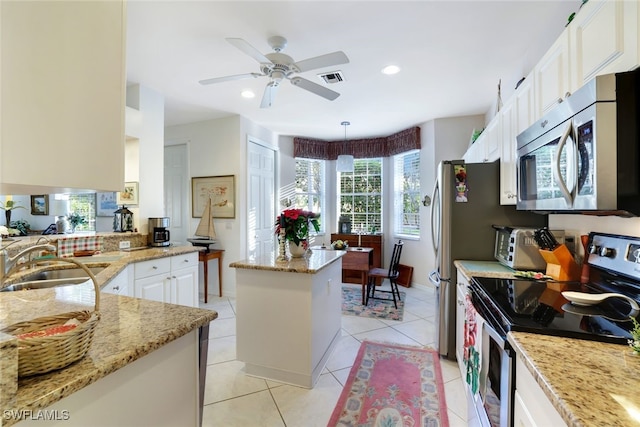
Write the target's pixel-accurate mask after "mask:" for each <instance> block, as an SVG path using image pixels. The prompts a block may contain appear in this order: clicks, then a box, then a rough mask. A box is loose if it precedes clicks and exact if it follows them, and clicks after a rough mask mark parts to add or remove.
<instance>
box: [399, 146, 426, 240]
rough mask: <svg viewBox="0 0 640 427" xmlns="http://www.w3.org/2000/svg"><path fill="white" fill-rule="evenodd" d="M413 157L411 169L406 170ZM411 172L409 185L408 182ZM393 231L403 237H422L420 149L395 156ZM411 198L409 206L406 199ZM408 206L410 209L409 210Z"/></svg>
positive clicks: (417, 238)
mask: <svg viewBox="0 0 640 427" xmlns="http://www.w3.org/2000/svg"><path fill="white" fill-rule="evenodd" d="M408 157H412V158H413V159H412V164H411V168H410V169H411V170H410V171H406V170H405V169H406V168H405V163H406V160H407V158H408ZM407 173H409V177H408V178H409V181H410V183H409V185H406V184H407V182H406V180H407ZM393 189H394V196H393V217H394V220H393V223H394V224H393V233H394V235H395V236H397V237H402V238H403V239H409V240H411V239H414V240H419V239H420V226H421V224H420V206H421V197H420V195H421V192H420V150H411V151H407V152H404V153H401V154H397V155H395V156H393ZM407 199H408V200H410V201H411V203H410V204H409V206H407V204H405V200H407ZM407 208H409V209H408V211H407Z"/></svg>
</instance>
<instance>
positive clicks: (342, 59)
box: [295, 51, 349, 72]
mask: <svg viewBox="0 0 640 427" xmlns="http://www.w3.org/2000/svg"><path fill="white" fill-rule="evenodd" d="M347 63H349V58H347V55H345V54H344V52H342V51H338V52H333V53H327V54H326V55H320V56H316V57H313V58H309V59H303V60H302V61H299V62H296V63H295V66H296V67H298V69H299V70H300V72H304V71H309V70H315V69H316V68H324V67H330V66H332V65H340V64H347Z"/></svg>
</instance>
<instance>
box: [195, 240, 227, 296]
mask: <svg viewBox="0 0 640 427" xmlns="http://www.w3.org/2000/svg"><path fill="white" fill-rule="evenodd" d="M223 253H224V249H206V250H204V251H200V252H198V261H201V262H203V263H204V302H205V303H207V302H208V300H209V261H210V260H212V259H217V260H218V288H219V289H218V292H219V294H220V296H222V254H223Z"/></svg>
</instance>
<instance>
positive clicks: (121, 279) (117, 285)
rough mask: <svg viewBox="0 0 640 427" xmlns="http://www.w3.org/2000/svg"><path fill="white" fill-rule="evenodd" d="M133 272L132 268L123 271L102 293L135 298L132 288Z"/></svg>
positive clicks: (128, 267)
mask: <svg viewBox="0 0 640 427" xmlns="http://www.w3.org/2000/svg"><path fill="white" fill-rule="evenodd" d="M131 273H133V270H132V267H130V266H127V267H125V269H124V270H122V271H121V272H120V273H118V275H117V276H116V277H114V278H113V279H111V280H110V281H109V283H107V285H106V286H105V287H104V288H102V289H101V290H100V291H101V292H105V293H107V294H116V295H123V296H128V297H130V296H133V286H132V283H131V282H132V280H131V277H129V276H132V274H131Z"/></svg>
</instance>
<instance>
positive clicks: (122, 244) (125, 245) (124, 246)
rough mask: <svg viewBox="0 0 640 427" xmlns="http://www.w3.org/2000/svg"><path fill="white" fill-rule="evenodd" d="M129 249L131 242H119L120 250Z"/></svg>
mask: <svg viewBox="0 0 640 427" xmlns="http://www.w3.org/2000/svg"><path fill="white" fill-rule="evenodd" d="M130 247H131V242H130V241H128V240H123V241H121V242H120V249H129V248H130Z"/></svg>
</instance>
